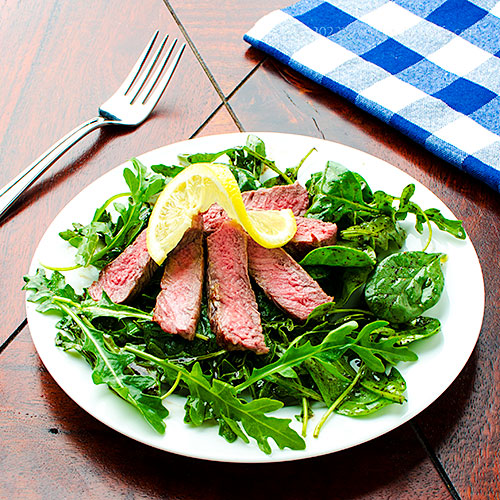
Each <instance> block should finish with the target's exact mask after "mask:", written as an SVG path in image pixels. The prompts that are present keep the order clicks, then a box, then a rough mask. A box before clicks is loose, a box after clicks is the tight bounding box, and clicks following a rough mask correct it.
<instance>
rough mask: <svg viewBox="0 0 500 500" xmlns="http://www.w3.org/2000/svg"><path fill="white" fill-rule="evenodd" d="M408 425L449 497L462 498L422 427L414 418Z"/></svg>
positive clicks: (457, 499) (458, 499)
mask: <svg viewBox="0 0 500 500" xmlns="http://www.w3.org/2000/svg"><path fill="white" fill-rule="evenodd" d="M410 425H411V428H412V429H413V432H414V433H415V435H416V437H417V439H418V441H419V443H420V444H421V445H422V447H423V448H424V450H425V452H426V453H427V455H428V456H429V458H430V460H431V462H432V464H433V465H434V468H435V469H436V471H437V473H438V474H439V477H440V478H441V479H442V481H443V483H444V485H445V486H446V489H447V490H448V491H449V493H450V495H451V497H452V498H453V500H462V499H461V496H460V495H459V494H458V491H457V490H456V488H455V486H454V485H453V483H452V481H451V479H450V476H448V473H447V472H446V470H445V468H444V466H443V464H442V463H441V461H440V460H439V458H438V457H437V455H436V453H435V451H434V450H433V449H432V447H431V445H430V444H429V442H428V441H427V439H426V437H425V435H424V433H423V431H422V429H420V427H419V425H418V424H417V423H416V422H415V419H413V420H410Z"/></svg>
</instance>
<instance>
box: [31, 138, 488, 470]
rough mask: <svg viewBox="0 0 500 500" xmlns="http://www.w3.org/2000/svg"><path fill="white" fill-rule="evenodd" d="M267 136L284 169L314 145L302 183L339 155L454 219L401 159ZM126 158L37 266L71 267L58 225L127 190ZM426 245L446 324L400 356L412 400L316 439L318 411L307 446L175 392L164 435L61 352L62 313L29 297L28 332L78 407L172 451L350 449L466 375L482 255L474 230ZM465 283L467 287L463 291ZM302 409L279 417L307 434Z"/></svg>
mask: <svg viewBox="0 0 500 500" xmlns="http://www.w3.org/2000/svg"><path fill="white" fill-rule="evenodd" d="M254 134H255V135H257V136H258V137H260V138H261V139H262V140H264V142H265V144H266V148H267V154H268V156H269V157H270V158H272V159H274V160H275V161H276V164H277V165H278V167H280V168H281V169H283V170H284V169H285V168H287V167H291V166H295V165H297V163H298V162H299V161H300V159H301V158H302V157H303V156H304V155H305V154H306V153H307V152H308V151H309V150H310V149H311V148H312V147H315V148H316V149H317V152H315V153H314V154H313V155H311V156H310V157H309V158H308V160H307V161H306V163H305V165H304V166H303V169H302V170H301V171H300V176H299V181H301V182H305V181H306V180H307V178H308V177H309V176H310V174H311V173H312V172H314V171H318V170H321V169H323V168H324V166H325V164H326V161H327V160H335V161H337V162H340V163H342V164H343V165H345V166H346V167H347V168H349V169H351V170H354V171H356V172H359V173H360V174H361V175H362V176H363V177H365V179H366V180H367V181H368V183H369V184H370V186H371V187H372V189H374V190H376V189H381V190H384V191H386V192H387V193H390V194H394V195H396V196H397V195H398V194H400V193H401V190H402V188H403V187H404V186H406V185H407V184H409V183H414V184H415V185H416V192H415V195H414V198H413V199H414V200H415V201H416V202H418V203H419V205H420V206H421V207H423V208H424V209H425V208H431V207H435V208H439V209H440V210H441V211H442V212H443V214H444V215H445V216H447V217H449V218H453V217H454V216H453V214H452V213H451V212H450V210H449V209H448V208H447V207H446V206H445V205H444V204H443V202H441V201H440V200H439V198H437V197H436V196H435V195H434V194H433V193H431V192H430V191H429V190H428V189H427V188H425V187H424V186H422V185H421V184H419V183H418V182H416V181H415V180H414V179H413V178H411V177H410V176H409V175H407V174H405V173H404V172H402V171H400V170H398V169H397V168H395V167H394V166H392V165H390V164H388V163H386V162H384V161H382V160H380V159H377V158H375V157H373V156H371V155H369V154H366V153H363V152H361V151H357V150H355V149H352V148H349V147H347V146H344V145H342V144H336V143H332V142H328V141H324V140H320V139H315V138H312V137H304V136H299V135H290V134H279V133H267V132H265V133H264V132H262V133H260V132H254ZM247 135H248V134H226V135H219V136H211V137H203V138H199V139H194V140H189V141H184V142H180V143H176V144H172V145H170V146H165V147H163V148H160V149H157V150H155V151H151V152H149V153H146V154H144V155H141V156H140V157H139V159H140V160H141V161H142V162H143V163H144V164H145V165H147V166H150V165H153V164H158V163H163V164H167V165H172V164H177V163H178V160H177V155H178V154H182V153H198V152H217V151H221V150H223V149H225V148H228V147H231V146H240V145H243V144H245V141H246V137H247ZM124 166H125V165H121V166H119V167H117V168H115V169H114V170H112V171H110V172H108V173H107V174H106V175H104V176H102V177H101V178H99V179H98V180H97V181H95V182H94V183H92V184H91V185H90V186H88V187H87V188H85V189H84V190H83V191H82V192H81V193H80V194H79V195H78V196H76V197H75V198H74V199H73V200H72V201H71V202H70V203H69V204H68V205H67V206H66V207H65V208H64V209H63V210H62V211H61V213H60V214H59V215H58V216H57V217H56V218H55V220H54V221H53V222H52V224H51V225H50V227H49V228H48V229H47V232H46V233H45V235H44V236H43V238H42V240H41V241H40V244H39V246H38V248H37V250H36V252H35V255H34V257H33V261H32V263H31V267H30V274H33V273H34V272H35V271H36V268H37V267H40V263H43V264H46V265H49V266H50V265H52V266H57V267H63V266H66V265H68V266H69V265H71V264H72V263H73V261H72V256H73V253H72V249H71V247H69V245H68V244H67V243H66V242H65V241H63V240H62V239H61V238H60V237H59V236H58V233H59V231H62V230H64V229H67V228H70V227H71V223H72V222H80V223H84V224H85V223H87V222H88V221H89V220H90V219H91V218H92V216H93V213H94V210H95V208H96V207H97V206H99V205H101V203H103V202H104V201H105V200H106V199H107V198H108V197H109V196H111V195H113V194H115V193H119V192H122V191H126V190H127V189H126V185H125V183H124V181H123V177H122V171H123V168H124ZM412 226H413V224H412V222H411V221H405V223H404V227H405V229H407V231H408V232H409V237H408V240H407V243H406V248H407V249H410V250H421V249H422V247H423V244H424V243H423V242H425V240H426V234H424V235H419V234H418V233H416V231H415V230H414V229H413V227H412ZM428 251H429V252H433V251H439V252H443V253H446V254H447V255H448V261H447V262H446V264H445V266H444V272H445V278H446V286H445V291H444V293H443V295H442V297H441V299H440V301H439V303H438V304H437V305H436V306H435V307H434V308H432V309H431V310H429V311H428V312H427V315H429V316H433V317H437V318H439V319H440V321H441V323H442V332H441V333H439V334H438V335H435V336H434V337H431V338H429V339H427V340H424V341H421V342H418V343H416V344H415V345H414V346H413V349H414V350H415V351H416V352H417V354H418V356H419V360H418V361H417V362H415V363H400V364H399V365H398V369H399V370H400V371H401V373H402V374H403V376H404V378H405V379H406V382H407V399H408V402H407V403H405V404H403V405H391V406H390V407H386V408H384V409H383V410H381V411H380V412H378V413H376V414H374V415H371V416H368V417H361V418H349V417H344V416H341V415H333V416H331V417H330V419H329V421H328V422H327V424H326V425H325V426H324V427H323V429H322V431H321V434H320V436H319V438H313V437H312V429H313V428H314V426H315V424H316V422H317V420H318V419H319V418H320V417H321V415H322V413H323V411H322V410H319V411H316V415H315V417H314V418H313V419H312V421H311V422H310V424H309V435H308V437H307V439H306V443H307V446H306V449H305V450H303V451H294V450H288V449H285V450H279V449H278V448H277V447H276V446H274V443H271V444H272V445H273V452H272V454H271V455H266V454H264V453H263V452H261V451H260V450H259V448H258V447H257V445H256V443H255V441H253V440H251V442H250V444H245V443H243V442H242V441H241V440H237V441H236V442H235V443H232V444H230V443H227V442H226V441H225V440H224V439H223V438H221V437H220V436H219V435H218V433H217V428H216V426H208V425H207V426H204V427H198V428H195V427H190V426H189V425H186V424H184V423H183V417H184V411H183V404H184V400H183V398H181V397H178V396H172V397H170V398H168V399H167V400H166V402H165V405H166V406H167V408H168V409H169V411H170V415H169V416H168V417H167V418H166V421H165V422H166V425H167V429H166V432H165V434H164V435H160V434H158V433H157V432H156V431H154V430H153V429H152V428H151V427H150V426H149V424H148V423H147V422H146V421H145V420H143V418H142V416H141V415H140V414H139V412H137V411H136V410H135V409H134V408H133V407H132V406H130V405H129V404H128V403H126V402H124V401H123V400H121V399H120V398H119V397H118V396H116V395H115V394H114V393H113V392H112V391H110V390H109V389H108V388H107V387H106V386H103V385H99V386H97V385H94V384H93V382H92V380H91V370H90V367H89V365H88V364H87V363H86V362H85V361H84V360H83V359H82V358H80V357H78V356H77V355H75V354H70V353H67V352H64V351H62V350H60V349H59V348H57V347H56V346H55V344H54V337H55V334H56V329H55V323H56V320H57V318H55V317H54V316H50V315H43V314H40V313H38V312H36V311H35V305H34V304H32V303H30V302H27V304H26V308H27V315H28V321H29V327H30V331H31V336H32V338H33V342H34V344H35V347H36V349H37V351H38V354H39V355H40V358H41V360H42V361H43V363H44V364H45V366H46V367H47V370H48V371H49V372H50V373H51V375H52V376H53V377H54V379H55V381H56V382H57V383H58V384H59V385H60V386H61V388H62V389H63V390H64V391H65V392H66V394H68V396H69V397H70V398H71V399H73V400H74V401H75V402H76V403H77V404H78V405H79V406H80V407H82V408H83V409H84V410H86V411H87V412H88V413H90V414H91V415H93V416H94V417H95V418H97V419H98V420H100V421H101V422H103V423H104V424H106V425H108V426H109V427H111V428H113V429H115V430H116V431H118V432H120V433H122V434H124V435H126V436H129V437H131V438H132V439H135V440H137V441H140V442H142V443H145V444H148V445H150V446H153V447H155V448H159V449H162V450H165V451H168V452H172V453H177V454H180V455H185V456H190V457H197V458H201V459H207V460H217V461H224V462H279V461H287V460H297V459H303V458H307V457H314V456H318V455H323V454H326V453H332V452H336V451H339V450H343V449H346V448H349V447H352V446H355V445H358V444H360V443H363V442H366V441H369V440H371V439H374V438H376V437H378V436H381V435H382V434H384V433H386V432H389V431H391V430H392V429H394V428H396V427H398V426H400V425H401V424H403V423H405V422H407V421H408V420H409V419H411V418H412V417H414V416H415V415H417V414H418V413H419V412H421V411H422V410H423V409H425V408H426V407H427V406H428V405H430V404H431V403H432V402H433V401H435V400H436V399H437V398H438V397H439V396H440V395H441V394H442V393H443V392H444V391H445V390H446V388H447V387H448V386H449V385H450V384H451V383H452V382H453V380H454V379H455V378H456V377H457V375H458V374H459V373H460V371H461V370H462V368H463V367H464V365H465V363H466V362H467V360H468V358H469V356H470V355H471V353H472V350H473V349H474V345H475V344H476V341H477V338H478V335H479V331H480V328H481V324H482V318H483V311H484V286H483V278H482V273H481V267H480V265H479V261H478V258H477V255H476V252H475V250H474V247H473V246H472V243H471V241H470V240H469V238H467V239H466V240H457V239H455V238H453V237H452V236H450V235H448V234H446V233H442V232H441V231H438V230H435V231H434V236H433V240H432V243H431V247H430V248H429V249H428ZM65 274H66V278H67V280H68V282H69V283H70V284H72V285H74V286H75V287H77V288H78V287H83V286H88V285H89V284H90V283H91V281H92V279H94V278H95V275H94V276H91V275H89V274H86V273H85V272H83V271H78V270H77V271H71V272H67V273H65ZM464 283H465V284H466V287H467V293H464ZM299 413H300V409H299V408H293V407H292V408H283V409H281V410H279V411H278V412H276V413H275V414H273V415H275V416H280V417H289V418H291V419H292V424H291V425H292V426H293V427H294V428H295V430H297V431H298V432H299V433H300V423H299V422H297V420H296V419H295V417H294V415H297V414H299Z"/></svg>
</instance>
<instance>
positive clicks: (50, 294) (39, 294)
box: [23, 269, 82, 314]
mask: <svg viewBox="0 0 500 500" xmlns="http://www.w3.org/2000/svg"><path fill="white" fill-rule="evenodd" d="M23 279H24V281H25V285H24V286H23V290H30V291H31V292H33V293H31V294H30V296H29V297H28V301H29V302H33V303H35V304H38V305H37V307H36V310H37V311H38V312H41V313H47V312H56V313H58V314H61V309H60V308H59V306H58V305H57V304H55V303H53V302H52V299H53V298H54V297H55V296H59V297H63V298H65V299H68V300H70V301H72V302H73V303H78V302H80V301H81V300H82V296H80V295H78V294H77V293H76V292H75V290H74V289H73V287H72V286H70V285H68V284H67V283H66V279H65V278H64V275H62V274H61V273H60V272H59V271H54V272H53V273H52V276H51V277H50V278H48V277H47V275H46V273H45V270H44V269H37V270H36V273H35V275H34V276H28V275H26V276H23Z"/></svg>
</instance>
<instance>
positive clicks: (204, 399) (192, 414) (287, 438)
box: [128, 347, 305, 454]
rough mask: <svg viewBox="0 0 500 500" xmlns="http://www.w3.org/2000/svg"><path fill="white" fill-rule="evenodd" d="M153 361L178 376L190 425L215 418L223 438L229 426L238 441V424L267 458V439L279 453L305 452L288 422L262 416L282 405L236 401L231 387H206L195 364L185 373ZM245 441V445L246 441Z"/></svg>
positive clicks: (207, 383)
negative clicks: (188, 398)
mask: <svg viewBox="0 0 500 500" xmlns="http://www.w3.org/2000/svg"><path fill="white" fill-rule="evenodd" d="M128 349H129V350H130V351H131V352H134V353H137V354H139V355H143V356H145V357H147V358H148V359H151V360H153V359H154V358H153V357H152V356H150V355H146V354H145V353H141V352H140V351H137V350H136V349H132V348H130V347H129V348H128ZM155 361H156V362H157V363H158V364H159V365H160V366H161V365H165V366H169V367H170V368H174V369H175V370H178V371H180V372H181V374H182V380H183V381H184V382H185V383H186V385H187V386H188V389H189V392H190V394H191V404H190V405H189V408H188V411H189V415H188V422H191V423H192V424H193V425H201V424H202V423H203V422H204V421H206V420H207V417H208V418H215V419H217V420H218V421H219V425H220V423H221V422H223V429H222V432H223V434H226V435H227V426H229V427H230V429H231V430H232V431H233V433H234V434H236V435H237V436H240V437H241V436H242V434H243V430H242V429H241V428H240V427H239V425H238V422H241V425H242V426H243V429H244V430H245V432H246V433H247V434H248V435H249V436H250V437H252V438H254V439H255V440H256V441H257V444H258V446H259V448H260V449H261V450H262V451H263V452H264V453H267V454H269V453H271V451H272V450H271V446H270V445H269V442H268V439H269V438H271V439H273V440H274V441H275V443H276V444H277V445H278V447H279V448H280V449H283V448H286V447H288V448H290V449H293V450H303V449H304V448H305V442H304V440H303V439H302V438H301V437H300V436H299V435H298V434H297V433H296V432H295V431H294V430H293V429H291V428H290V427H289V424H290V422H291V420H290V419H282V418H275V417H268V416H267V415H266V413H270V412H273V411H276V410H278V409H280V408H282V407H283V403H281V402H280V401H276V400H273V399H268V398H260V399H254V400H252V401H250V402H246V401H243V400H241V399H239V398H238V397H237V395H236V390H235V388H234V387H232V386H231V385H229V384H226V383H225V382H222V381H220V380H217V379H213V380H212V382H211V383H210V381H208V380H207V378H206V376H205V375H204V374H203V372H202V370H201V367H200V365H199V363H196V364H195V365H194V366H193V368H192V370H191V371H188V370H186V369H185V368H181V367H176V366H175V365H173V364H172V363H169V362H166V361H163V360H160V359H156V360H155ZM193 402H196V405H193V404H192V403H193ZM245 441H247V442H248V440H245Z"/></svg>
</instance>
